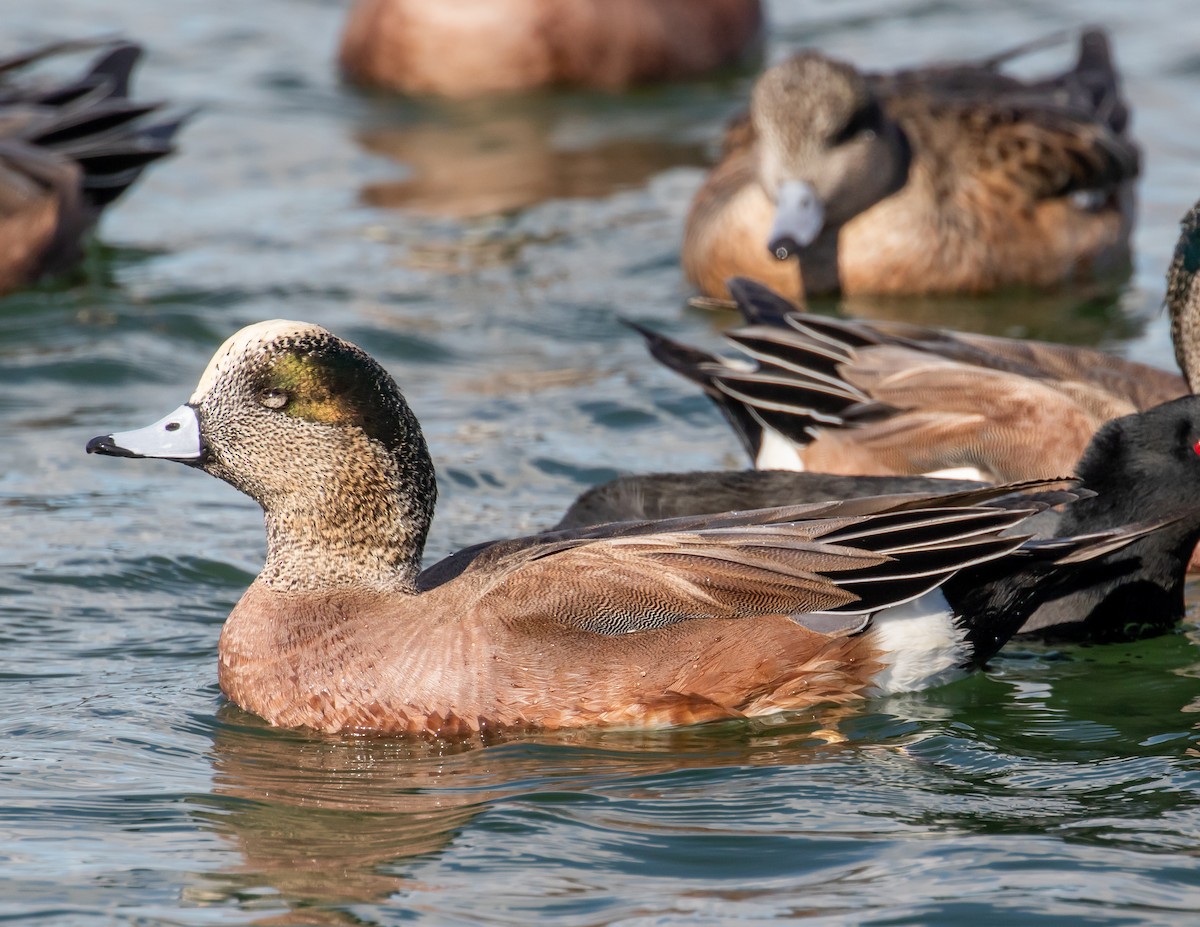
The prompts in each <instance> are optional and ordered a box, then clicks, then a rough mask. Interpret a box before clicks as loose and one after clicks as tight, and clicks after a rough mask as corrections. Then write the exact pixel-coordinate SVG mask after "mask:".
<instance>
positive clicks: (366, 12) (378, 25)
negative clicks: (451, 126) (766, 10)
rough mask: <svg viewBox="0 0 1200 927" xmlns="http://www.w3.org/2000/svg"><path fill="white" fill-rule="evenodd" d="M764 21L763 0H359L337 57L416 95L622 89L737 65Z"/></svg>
mask: <svg viewBox="0 0 1200 927" xmlns="http://www.w3.org/2000/svg"><path fill="white" fill-rule="evenodd" d="M761 30H762V9H761V6H760V3H759V0H459V2H455V3H453V4H441V3H430V2H427V0H358V2H357V3H356V4H355V6H354V7H353V9H352V10H351V11H350V17H349V20H348V21H347V23H346V28H345V31H344V32H343V33H342V43H341V50H340V52H339V62H340V64H341V68H342V71H343V73H345V74H346V76H347V77H349V78H350V79H351V80H353V81H354V82H355V83H358V84H363V85H365V86H373V87H381V88H384V89H388V90H396V91H400V92H402V93H408V94H418V95H424V94H431V95H438V96H447V97H468V96H475V95H478V94H486V93H497V92H515V91H528V90H534V89H537V88H541V87H555V86H572V87H591V88H597V89H603V90H621V89H624V88H626V87H630V86H632V85H635V84H641V83H646V82H649V81H661V80H679V79H681V78H688V77H696V76H699V75H701V74H704V73H706V72H708V71H711V70H713V69H715V68H719V67H722V66H729V65H732V64H735V63H737V62H739V61H741V60H743V59H745V58H746V57H748V56H749V55H751V54H753V52H754V51H755V50H756V49H757V47H758V43H759V40H760V35H761Z"/></svg>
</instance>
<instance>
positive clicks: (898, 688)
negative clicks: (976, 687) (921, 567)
mask: <svg viewBox="0 0 1200 927" xmlns="http://www.w3.org/2000/svg"><path fill="white" fill-rule="evenodd" d="M867 633H868V634H870V635H872V639H871V643H872V644H873V645H874V646H875V647H877V648H878V649H879V650H881V651H883V656H882V657H881V660H882V661H883V663H884V664H885V667H884V669H883V670H882V671H881V672H880V673H879V674H878V675H877V676H876V677H875V684H874V686H873V687H872V690H871V694H872V695H891V694H892V693H894V692H915V691H916V690H918V689H928V688H930V687H931V686H940V685H943V684H945V683H947V682H952V681H954V680H955V679H958V678H960V677H962V676H965V675H966V671H965V670H964V669H963V668H962V667H963V664H964V663H965V662H966V661H967V658H968V657H969V656H970V650H969V647H968V644H967V642H966V635H965V634H964V633H963V631H962V629H960V628H959V627H958V626H957V625H956V624H955V623H954V614H953V612H952V611H951V609H950V606H949V604H948V603H947V602H946V597H945V596H944V595H942V592H941V590H940V589H935V590H934V591H933V592H927V593H925V595H923V596H921V597H920V598H919V599H914V600H913V601H912V602H906V603H905V604H904V605H897V606H896V607H895V608H885V609H884V610H883V611H881V612H879V613H878V614H876V615H875V617H874V619H873V620H872V621H871V629H870V630H869V631H868V632H867Z"/></svg>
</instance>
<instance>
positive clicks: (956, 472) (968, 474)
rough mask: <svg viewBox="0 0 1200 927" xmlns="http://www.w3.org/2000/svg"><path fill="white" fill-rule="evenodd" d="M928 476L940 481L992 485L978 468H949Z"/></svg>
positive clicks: (935, 471) (927, 474)
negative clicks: (966, 481)
mask: <svg viewBox="0 0 1200 927" xmlns="http://www.w3.org/2000/svg"><path fill="white" fill-rule="evenodd" d="M925 475H926V476H934V477H937V478H938V479H939V480H974V481H975V482H977V483H990V482H991V480H989V479H988V478H987V477H986V476H984V475H983V474H982V473H981V472H980V470H979V468H978V467H949V468H947V469H945V470H934V471H933V472H932V473H926V474H925Z"/></svg>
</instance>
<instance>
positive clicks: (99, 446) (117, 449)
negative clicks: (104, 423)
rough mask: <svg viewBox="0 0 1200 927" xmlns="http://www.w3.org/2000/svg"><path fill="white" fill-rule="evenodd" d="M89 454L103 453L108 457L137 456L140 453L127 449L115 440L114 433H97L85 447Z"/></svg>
mask: <svg viewBox="0 0 1200 927" xmlns="http://www.w3.org/2000/svg"><path fill="white" fill-rule="evenodd" d="M84 450H86V451H87V452H88V453H89V454H103V455H104V456H106V457H137V456H139V455H137V454H135V453H133V452H132V451H127V450H126V449H125V448H123V447H121V446H120V445H119V444H117V443H116V442H115V441H114V440H113V436H112V435H97V436H96V437H94V438H92V440H91V441H89V442H88V443H87V447H86V448H84Z"/></svg>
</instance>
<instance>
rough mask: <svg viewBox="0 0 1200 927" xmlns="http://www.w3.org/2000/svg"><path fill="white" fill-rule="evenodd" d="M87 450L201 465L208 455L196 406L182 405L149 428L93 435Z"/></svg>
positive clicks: (94, 452)
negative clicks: (194, 407)
mask: <svg viewBox="0 0 1200 927" xmlns="http://www.w3.org/2000/svg"><path fill="white" fill-rule="evenodd" d="M87 452H88V453H89V454H104V455H106V456H108V457H161V458H163V459H164V460H177V461H179V462H180V463H186V464H192V465H198V464H200V463H201V461H202V460H203V457H204V443H203V441H202V440H201V439H200V420H199V419H198V418H197V417H196V410H195V409H193V408H192V407H191V406H190V405H182V406H180V407H179V408H178V409H176V410H175V411H174V412H172V413H171V414H170V415H167V416H164V417H163V418H160V419H159V420H158V421H157V422H155V423H154V424H153V425H147V426H146V427H145V428H138V429H136V430H135V431H117V432H113V433H112V434H110V435H100V436H99V437H95V438H92V440H91V441H89V442H88V443H87Z"/></svg>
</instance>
